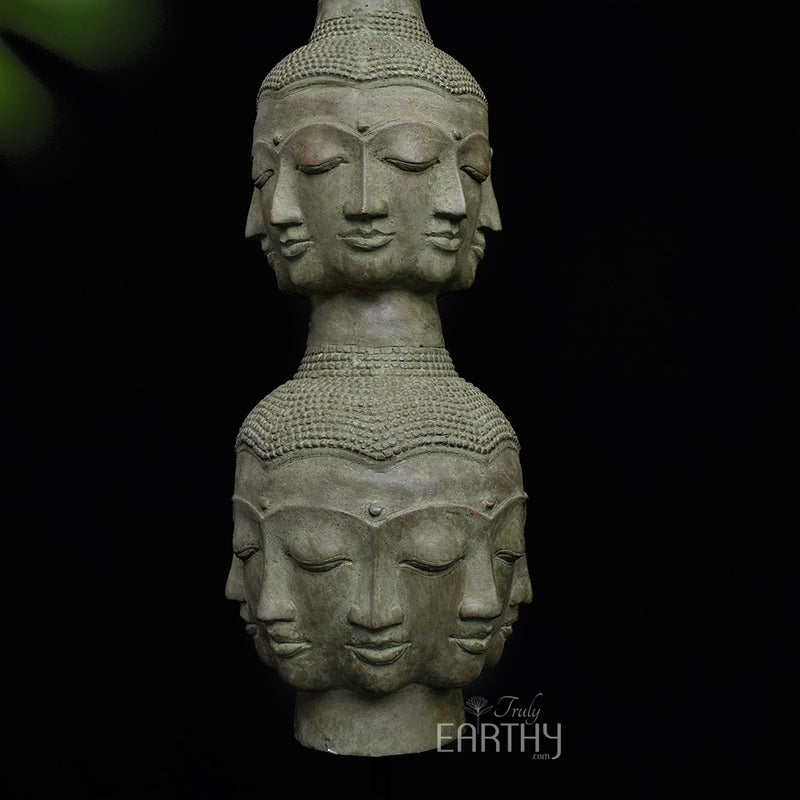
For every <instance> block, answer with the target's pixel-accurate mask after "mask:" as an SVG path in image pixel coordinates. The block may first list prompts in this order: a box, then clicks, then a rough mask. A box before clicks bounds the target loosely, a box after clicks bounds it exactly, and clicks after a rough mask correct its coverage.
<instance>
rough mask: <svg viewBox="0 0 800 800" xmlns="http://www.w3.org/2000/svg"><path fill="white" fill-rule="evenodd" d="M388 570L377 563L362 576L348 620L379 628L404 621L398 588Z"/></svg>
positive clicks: (368, 627)
mask: <svg viewBox="0 0 800 800" xmlns="http://www.w3.org/2000/svg"><path fill="white" fill-rule="evenodd" d="M387 572H388V570H384V569H382V568H381V566H380V565H378V564H375V565H373V567H372V568H371V569H369V570H366V571H365V574H364V575H363V576H362V577H361V580H360V582H359V587H358V595H357V597H356V601H355V602H354V603H353V605H352V606H351V607H350V611H349V612H348V614H347V621H348V622H350V623H351V624H352V625H357V626H358V627H360V628H367V629H369V630H378V629H380V628H389V627H392V626H393V625H399V624H400V623H401V622H402V621H403V610H402V608H401V607H400V603H399V602H398V598H397V588H396V586H395V583H394V581H393V580H392V579H391V577H390V576H389V575H388V574H386V573H387Z"/></svg>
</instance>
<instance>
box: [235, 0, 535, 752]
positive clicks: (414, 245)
mask: <svg viewBox="0 0 800 800" xmlns="http://www.w3.org/2000/svg"><path fill="white" fill-rule="evenodd" d="M252 156H253V181H254V184H255V187H254V191H253V198H252V202H251V207H250V212H249V215H248V219H247V229H246V233H247V235H248V236H249V237H251V238H255V239H258V240H260V242H261V246H262V249H263V251H264V253H265V254H266V256H267V259H268V261H269V263H270V265H271V266H272V268H273V270H274V272H275V274H276V276H277V281H278V286H279V287H280V288H281V290H283V291H284V292H287V293H292V294H299V295H303V296H306V297H308V298H309V299H310V302H311V318H310V326H309V335H308V342H307V350H306V355H305V357H304V358H303V361H302V363H301V365H300V367H299V369H298V371H297V374H296V375H295V376H294V378H293V379H292V380H290V381H288V382H287V383H285V384H283V385H282V386H280V387H278V388H277V389H275V390H274V391H273V392H271V393H270V394H269V395H268V396H267V397H265V398H264V399H263V400H262V401H261V402H260V403H259V404H258V405H257V406H256V407H255V408H254V409H253V411H252V412H251V413H250V414H249V415H248V417H247V419H246V420H245V422H244V424H243V425H242V427H241V430H240V432H239V435H238V437H237V442H236V454H237V466H236V478H235V489H234V500H233V505H234V536H233V540H234V541H233V549H234V557H233V562H232V565H231V570H230V575H229V579H228V587H227V596H228V597H229V598H231V599H234V600H236V601H238V602H239V603H240V609H241V615H242V617H243V619H244V621H245V624H246V628H247V630H248V632H249V633H250V634H251V635H252V636H253V640H254V643H255V647H256V651H257V653H258V655H259V658H260V659H261V661H262V662H264V663H265V664H266V665H268V666H270V667H273V668H275V669H276V670H277V671H278V673H279V674H280V676H281V677H282V678H283V679H285V680H286V681H287V682H288V683H289V684H291V685H292V686H294V687H295V688H296V689H297V705H296V711H295V735H296V737H297V738H298V740H299V741H300V742H302V743H303V744H305V745H306V746H309V747H312V748H316V749H323V750H329V751H332V752H337V753H348V754H356V755H386V754H394V753H402V752H415V751H421V750H425V749H430V748H432V747H435V746H436V743H437V723H455V724H458V723H460V722H462V721H463V718H464V711H463V703H462V694H461V688H460V687H462V686H465V685H468V684H469V683H471V682H472V681H473V680H475V678H476V677H477V676H478V675H479V674H480V673H481V671H482V670H483V669H486V668H488V667H491V666H493V665H494V664H495V663H496V662H497V661H498V659H499V658H500V654H501V652H502V649H503V644H504V642H505V639H506V638H507V637H508V635H510V632H511V626H512V624H513V622H514V621H515V620H516V618H517V613H518V606H519V604H521V603H524V602H530V599H531V598H530V594H531V591H530V580H529V577H528V569H527V565H526V561H525V545H524V536H523V529H524V521H525V500H526V496H525V492H524V489H523V483H522V475H521V470H520V465H519V456H518V453H519V443H518V441H517V437H516V435H515V433H514V431H513V429H512V428H511V426H510V424H509V423H508V421H507V420H506V419H505V417H504V416H503V414H502V413H501V412H500V410H499V409H498V408H497V406H496V405H495V404H494V403H493V402H492V401H491V400H489V398H488V397H486V395H484V394H483V393H482V392H481V391H480V390H478V389H477V388H476V387H474V386H472V385H471V384H469V383H467V382H466V381H464V380H463V379H462V378H460V377H459V376H458V374H457V373H456V371H455V368H454V367H453V364H452V361H451V359H450V357H449V355H448V353H447V351H446V349H445V348H444V339H443V335H442V329H441V322H440V318H439V314H438V308H437V297H438V296H439V295H441V294H442V293H444V292H449V291H455V290H460V289H465V288H468V287H469V286H470V285H471V284H472V282H473V280H474V276H475V270H476V268H477V265H478V263H479V261H480V259H481V258H482V256H483V250H484V247H485V235H486V232H487V231H489V230H498V229H499V227H500V220H499V215H498V210H497V204H496V201H495V198H494V193H493V190H492V186H491V172H490V161H491V150H490V147H489V140H488V127H487V107H486V100H485V97H484V96H483V93H482V91H481V89H480V87H479V86H478V84H477V83H476V82H475V80H474V79H473V78H472V76H471V75H470V74H469V73H468V72H467V71H466V70H465V69H464V67H463V66H461V65H460V64H459V63H458V62H456V61H455V60H453V59H452V58H450V57H449V56H447V55H446V54H444V53H442V52H441V51H440V50H438V49H436V48H435V47H434V46H433V43H432V41H431V39H430V35H429V34H428V31H427V29H426V27H425V24H424V22H423V20H422V15H421V11H420V8H419V1H418V0H378V1H377V2H370V3H363V2H356V1H355V0H320V2H319V7H318V14H317V21H316V24H315V27H314V31H313V33H312V36H311V39H310V41H309V44H308V45H306V46H305V47H302V48H300V49H299V50H297V51H295V52H293V53H291V54H290V55H289V56H287V57H286V58H285V59H283V61H281V62H280V63H279V64H278V65H277V66H276V67H275V68H274V69H273V70H272V71H271V72H270V73H269V75H268V76H267V78H266V79H265V81H264V83H263V84H262V87H261V90H260V92H259V95H258V103H257V116H256V123H255V129H254V143H253V153H252Z"/></svg>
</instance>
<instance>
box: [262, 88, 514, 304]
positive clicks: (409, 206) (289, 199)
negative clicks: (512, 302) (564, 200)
mask: <svg viewBox="0 0 800 800" xmlns="http://www.w3.org/2000/svg"><path fill="white" fill-rule="evenodd" d="M490 162H491V150H490V147H489V141H488V138H487V123H486V111H485V107H483V106H482V105H481V104H480V103H477V102H476V101H474V100H472V99H464V98H457V97H455V96H451V95H445V94H441V93H438V92H433V91H430V90H427V89H422V88H416V87H409V86H406V87H382V88H380V89H375V88H363V87H361V88H359V87H353V86H327V87H309V88H305V89H300V90H297V91H295V92H293V93H291V94H288V95H286V96H285V97H283V98H281V99H278V100H276V99H270V100H262V103H261V104H260V106H259V111H258V116H257V119H256V124H255V130H254V143H253V180H254V183H255V190H254V193H253V200H252V203H251V207H250V213H249V215H248V222H247V229H246V233H247V235H248V236H250V237H253V238H258V239H260V240H261V241H262V248H263V249H264V251H265V252H266V254H267V256H268V258H269V260H270V263H271V264H272V266H273V268H274V269H275V272H276V275H277V277H278V282H279V285H280V286H281V288H282V289H284V290H285V291H294V292H298V293H315V292H323V291H332V290H334V289H338V288H341V287H343V286H351V287H358V288H382V287H396V286H407V287H409V288H415V289H418V288H431V287H447V288H466V287H467V286H469V285H470V284H471V283H472V281H473V279H474V275H475V268H476V267H477V264H478V262H479V260H480V258H481V257H482V255H483V248H484V246H485V236H484V232H485V231H486V230H497V229H499V227H500V219H499V214H498V212H497V204H496V201H495V198H494V193H493V191H492V188H491V180H490Z"/></svg>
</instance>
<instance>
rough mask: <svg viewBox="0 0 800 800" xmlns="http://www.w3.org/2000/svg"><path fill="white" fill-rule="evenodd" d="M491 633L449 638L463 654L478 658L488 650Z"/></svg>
mask: <svg viewBox="0 0 800 800" xmlns="http://www.w3.org/2000/svg"><path fill="white" fill-rule="evenodd" d="M492 634H493V631H489V632H488V633H486V634H483V635H481V636H451V637H450V638H451V639H452V640H453V641H454V642H455V643H456V644H457V645H458V646H459V647H460V648H461V649H462V650H463V651H464V652H465V653H469V654H470V655H473V656H479V655H482V654H483V653H485V652H486V651H487V650H488V649H489V644H490V642H491V640H492Z"/></svg>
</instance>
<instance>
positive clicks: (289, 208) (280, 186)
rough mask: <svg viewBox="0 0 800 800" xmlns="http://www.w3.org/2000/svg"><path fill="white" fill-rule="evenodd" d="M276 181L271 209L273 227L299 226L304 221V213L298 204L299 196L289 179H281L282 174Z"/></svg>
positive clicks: (270, 219) (270, 215)
mask: <svg viewBox="0 0 800 800" xmlns="http://www.w3.org/2000/svg"><path fill="white" fill-rule="evenodd" d="M273 180H275V193H274V194H273V196H272V203H271V204H270V209H269V221H270V224H271V225H277V226H280V225H299V224H300V223H301V222H302V221H303V213H302V211H301V210H300V207H299V204H298V202H297V196H296V193H295V191H294V189H293V187H292V186H291V185H290V183H289V180H288V179H287V178H285V177H284V178H283V179H281V177H280V173H279V174H278V175H276V176H275V178H273Z"/></svg>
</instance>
